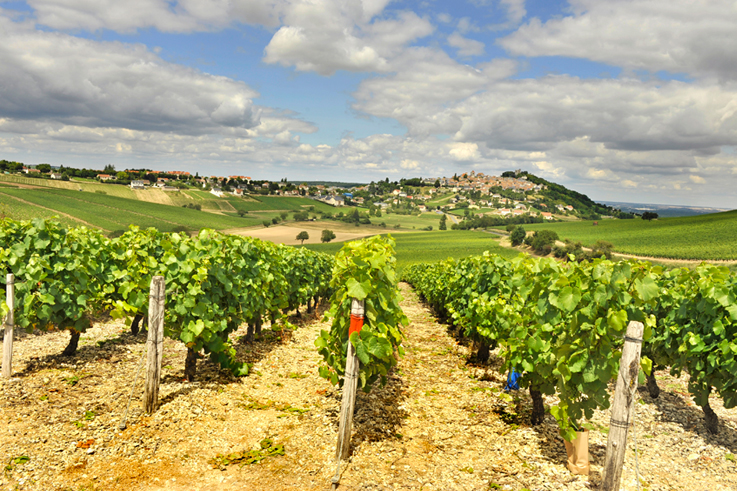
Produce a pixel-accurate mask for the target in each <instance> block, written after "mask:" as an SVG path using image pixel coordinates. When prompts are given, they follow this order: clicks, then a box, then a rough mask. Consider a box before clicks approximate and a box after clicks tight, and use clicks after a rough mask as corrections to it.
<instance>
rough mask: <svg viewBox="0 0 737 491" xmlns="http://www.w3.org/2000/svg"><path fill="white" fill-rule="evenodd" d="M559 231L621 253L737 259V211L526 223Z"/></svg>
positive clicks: (534, 228) (565, 237)
mask: <svg viewBox="0 0 737 491" xmlns="http://www.w3.org/2000/svg"><path fill="white" fill-rule="evenodd" d="M524 227H525V230H528V231H530V230H533V231H534V230H540V229H549V230H555V231H556V232H557V233H558V236H559V237H560V238H561V240H562V239H571V240H574V241H581V242H582V243H583V244H584V246H587V245H591V244H593V243H595V242H596V241H597V240H606V241H609V242H611V243H612V244H614V249H615V250H616V251H617V252H623V253H626V254H636V255H641V256H651V257H664V258H672V259H705V260H726V259H737V241H736V240H735V237H737V211H729V212H724V213H713V214H709V215H699V216H691V217H679V218H662V219H658V220H653V221H645V220H640V219H634V220H599V221H598V225H597V226H593V222H591V221H577V222H567V223H549V224H534V225H525V226H524Z"/></svg>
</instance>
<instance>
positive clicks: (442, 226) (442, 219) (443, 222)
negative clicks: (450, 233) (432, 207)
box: [438, 213, 448, 230]
mask: <svg viewBox="0 0 737 491" xmlns="http://www.w3.org/2000/svg"><path fill="white" fill-rule="evenodd" d="M447 221H448V218H447V217H446V216H445V213H443V216H441V217H440V227H438V229H439V230H448V225H447Z"/></svg>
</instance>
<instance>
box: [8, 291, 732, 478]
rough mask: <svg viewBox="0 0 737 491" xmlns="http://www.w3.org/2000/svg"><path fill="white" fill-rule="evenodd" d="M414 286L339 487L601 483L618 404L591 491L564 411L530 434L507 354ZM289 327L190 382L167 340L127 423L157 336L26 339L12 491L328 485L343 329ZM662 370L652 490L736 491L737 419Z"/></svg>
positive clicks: (599, 421) (16, 403)
mask: <svg viewBox="0 0 737 491" xmlns="http://www.w3.org/2000/svg"><path fill="white" fill-rule="evenodd" d="M402 292H403V295H404V296H405V300H404V301H403V303H402V307H403V309H404V310H405V312H406V314H407V315H408V317H409V318H410V321H411V323H410V325H409V326H408V327H407V328H406V330H405V332H406V336H407V339H406V342H405V349H406V351H407V355H406V356H405V357H404V358H403V359H402V360H401V361H400V363H399V366H398V367H397V369H396V370H395V371H394V372H393V373H392V374H391V376H390V378H389V382H388V383H387V385H386V386H385V387H384V388H380V387H375V388H374V390H372V391H371V393H370V394H364V393H359V396H358V399H357V412H356V415H355V419H354V433H353V437H352V445H353V454H352V456H351V458H350V460H349V461H348V462H346V463H344V464H343V465H342V466H341V480H340V482H341V486H340V489H343V490H365V491H368V490H373V491H378V490H478V491H481V490H489V489H504V490H511V491H520V490H523V489H529V490H531V491H543V490H584V489H589V488H590V485H591V484H592V483H594V484H595V483H596V482H598V480H599V478H600V472H601V463H602V460H603V455H604V454H603V452H604V449H605V445H606V427H607V426H608V418H609V415H608V413H607V412H601V413H597V414H596V416H595V417H594V420H593V424H594V429H593V430H592V431H591V437H590V440H591V444H590V450H591V453H592V477H591V483H589V481H588V479H587V478H584V477H576V476H573V475H571V474H570V473H569V471H568V470H567V469H566V467H565V465H564V462H565V451H564V448H563V444H562V440H561V439H560V437H559V436H558V434H557V430H556V425H555V421H554V420H553V419H552V417H551V416H550V415H547V418H546V421H545V423H544V424H543V425H541V426H539V427H536V428H535V427H531V426H530V425H529V412H530V401H529V397H528V396H527V395H526V394H523V393H519V392H516V393H513V395H512V396H506V395H502V394H503V391H501V387H502V384H503V381H504V376H503V374H500V373H498V371H497V369H496V367H497V363H498V362H496V361H495V358H494V357H493V356H492V361H491V362H490V363H489V364H487V365H474V364H469V363H468V360H469V349H468V347H466V346H463V345H460V344H458V343H457V342H456V341H455V339H454V338H453V337H452V336H451V335H449V334H448V332H447V329H446V327H445V326H443V325H440V324H438V323H437V322H436V320H435V319H434V318H433V316H432V315H431V314H430V313H429V312H428V311H427V309H426V308H425V307H424V306H423V305H422V304H420V303H419V301H418V299H417V297H416V295H415V293H414V292H413V291H412V290H411V289H409V288H408V287H407V286H406V285H402ZM291 320H292V321H294V322H297V323H299V324H300V327H299V329H297V330H296V331H294V332H291V331H289V332H281V331H279V330H278V329H277V330H272V329H270V328H265V329H264V331H263V333H262V336H261V337H260V339H257V340H256V341H255V342H254V343H245V342H243V340H242V339H240V337H241V336H242V335H243V334H245V332H244V331H243V330H240V331H238V332H236V333H234V335H233V339H234V344H235V346H236V349H237V351H238V355H239V357H240V358H241V359H244V360H247V361H249V362H250V363H253V367H252V371H251V373H250V375H249V376H247V377H244V378H241V379H235V378H234V377H232V376H231V375H229V374H227V373H224V372H223V371H221V370H219V369H218V368H217V367H216V366H214V365H213V364H211V363H209V362H207V361H204V360H203V361H200V362H199V363H198V373H197V381H196V382H194V383H188V382H185V381H183V369H184V358H185V353H186V349H185V347H184V346H183V345H182V344H181V343H178V342H175V341H172V340H166V342H165V349H164V373H163V377H162V385H161V389H160V397H161V402H162V404H161V407H160V409H159V410H158V411H157V412H156V413H154V414H153V415H150V416H147V415H145V414H143V413H142V410H141V396H142V389H141V385H142V382H141V380H139V381H138V389H137V390H136V391H135V395H134V397H133V400H132V403H131V411H130V413H129V415H128V426H127V428H126V429H125V430H124V431H121V430H120V429H119V428H118V425H119V424H120V422H121V418H122V415H123V412H124V411H125V408H126V404H127V403H128V397H129V394H130V388H131V385H132V382H133V380H134V378H135V374H136V371H137V367H138V364H139V360H140V359H141V354H142V352H143V350H144V346H145V339H144V335H139V336H138V337H133V336H131V335H130V334H129V333H128V331H127V329H126V328H125V326H123V325H122V324H121V323H116V322H108V323H104V324H101V325H99V326H97V327H95V328H93V329H91V330H90V331H88V332H87V333H85V334H84V335H83V337H82V341H81V345H80V348H79V353H78V355H77V356H76V357H73V358H64V357H61V356H59V355H58V353H60V352H61V351H62V349H63V348H64V346H65V344H66V342H67V340H68V335H67V334H66V333H58V332H57V333H47V334H40V335H25V334H24V335H21V336H19V338H18V339H17V341H16V344H15V348H16V349H15V358H14V365H13V368H14V376H13V378H12V379H10V380H9V381H7V380H2V381H0V388H1V389H2V392H1V394H0V419H1V420H2V422H1V423H0V459H2V462H4V463H7V464H8V467H7V468H6V471H5V472H4V473H3V474H2V475H1V476H0V489H2V490H6V489H7V490H11V489H13V490H16V489H18V490H75V491H77V490H82V489H84V490H112V491H137V490H181V491H184V490H187V491H190V490H212V489H217V490H225V491H230V490H233V491H235V490H239V491H240V490H266V489H276V490H300V491H302V490H328V489H330V480H331V477H332V476H333V474H334V472H335V459H334V453H335V445H336V439H337V425H338V412H339V405H340V391H339V390H338V389H336V388H334V387H332V386H331V385H330V384H329V383H328V382H326V381H325V380H323V379H321V378H320V377H319V376H318V375H317V368H318V366H319V364H320V357H319V355H318V354H317V352H316V349H315V347H314V340H315V338H316V336H317V334H318V332H319V331H320V329H327V328H328V326H327V324H325V323H323V322H322V321H321V320H320V319H318V318H316V317H309V318H308V317H307V316H306V315H303V317H302V319H301V320H297V319H296V318H292V319H291ZM659 375H660V376H663V375H664V374H659ZM661 378H662V379H663V380H661V388H662V389H663V394H662V395H661V396H660V398H659V399H658V400H656V401H653V400H651V399H650V398H649V396H647V393H646V392H642V391H641V392H640V394H639V396H640V399H639V402H640V404H636V407H637V418H638V419H637V425H638V426H637V428H636V434H637V437H638V443H639V453H640V460H639V472H640V475H641V478H642V481H643V485H644V487H646V488H647V489H648V490H650V491H661V490H676V489H694V490H697V489H698V490H707V489H708V490H710V491H712V490H717V491H727V490H734V489H735V488H736V487H737V478H736V477H735V476H737V467H736V466H735V463H734V460H733V459H734V454H735V453H737V410H735V409H731V410H725V409H724V408H723V406H722V405H721V403H720V402H719V401H718V400H717V399H716V398H712V399H713V400H712V401H711V404H712V407H714V409H715V411H716V412H717V414H719V416H720V418H721V423H720V434H719V435H718V436H716V437H714V436H708V435H706V433H705V429H704V428H703V424H702V423H701V419H700V418H701V415H700V410H698V409H695V408H694V407H693V403H692V401H691V400H690V398H689V397H688V396H687V395H686V393H685V383H686V379H685V378H683V379H673V378H670V377H664V376H663V377H661ZM552 401H553V400H552V399H548V400H547V401H546V402H547V403H551V402H552ZM267 438H268V439H269V440H270V441H271V443H269V441H266V440H265V439H267ZM261 442H264V443H263V446H266V447H267V448H274V447H275V446H276V445H284V455H283V456H278V455H277V456H270V457H266V458H264V459H263V460H262V461H261V463H260V464H254V465H248V466H244V467H239V466H238V465H225V466H223V467H222V468H223V469H224V470H220V469H218V468H213V465H212V459H213V458H214V457H216V456H217V455H219V454H230V453H233V452H240V451H244V450H253V449H260V448H261V447H262V445H261ZM629 447H630V448H631V449H632V450H628V452H627V458H626V459H627V460H626V462H625V466H626V467H625V471H624V478H623V482H624V483H625V485H626V487H625V488H623V489H627V490H632V489H635V487H634V479H635V472H634V467H633V466H634V463H633V456H634V447H633V445H632V442H630V444H629ZM730 455H731V456H732V460H730V458H729V456H730ZM221 463H222V461H221ZM695 483H698V485H696V484H695Z"/></svg>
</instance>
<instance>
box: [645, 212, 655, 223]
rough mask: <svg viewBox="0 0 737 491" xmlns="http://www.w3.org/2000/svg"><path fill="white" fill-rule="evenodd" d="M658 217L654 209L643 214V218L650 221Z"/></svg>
mask: <svg viewBox="0 0 737 491" xmlns="http://www.w3.org/2000/svg"><path fill="white" fill-rule="evenodd" d="M657 218H658V214H657V213H655V212H652V211H646V212H645V213H643V214H642V219H643V220H647V221H648V222H649V221H650V220H657Z"/></svg>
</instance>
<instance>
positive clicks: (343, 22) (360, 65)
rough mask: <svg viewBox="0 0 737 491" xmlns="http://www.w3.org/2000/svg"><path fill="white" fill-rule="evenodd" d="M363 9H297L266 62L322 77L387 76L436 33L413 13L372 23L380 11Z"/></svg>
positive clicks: (321, 5) (322, 5)
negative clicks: (408, 50)
mask: <svg viewBox="0 0 737 491" xmlns="http://www.w3.org/2000/svg"><path fill="white" fill-rule="evenodd" d="M360 7H361V6H360V5H359V3H358V2H356V1H353V2H337V1H333V0H326V1H323V2H314V3H304V4H300V5H295V6H293V7H292V8H291V9H289V10H288V11H287V12H286V14H285V16H284V20H283V22H284V24H285V25H284V26H283V27H281V28H280V29H279V30H278V31H277V32H276V34H274V37H273V38H272V39H271V41H270V42H269V44H268V45H267V46H266V48H265V50H264V61H265V62H266V63H278V64H281V65H283V66H294V67H295V68H296V69H297V70H300V71H315V72H318V73H320V74H321V75H331V74H333V73H334V72H335V71H337V70H348V71H355V72H361V71H378V72H383V71H386V70H387V69H388V66H389V62H388V59H390V58H391V57H394V56H396V55H397V54H399V53H400V52H401V51H402V50H403V49H404V48H405V47H406V46H407V45H408V44H409V43H412V42H413V41H415V40H416V39H419V38H422V37H425V36H428V35H429V34H431V33H432V31H433V27H432V25H431V24H430V22H429V21H428V20H426V19H423V18H421V17H419V16H418V15H416V14H415V13H413V12H400V13H399V14H397V16H396V17H394V18H388V19H375V20H373V22H368V21H369V20H370V19H371V18H372V17H373V15H375V13H376V10H377V8H378V6H374V7H375V8H374V9H372V10H371V11H370V12H369V13H367V12H366V10H365V9H363V8H360Z"/></svg>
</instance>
